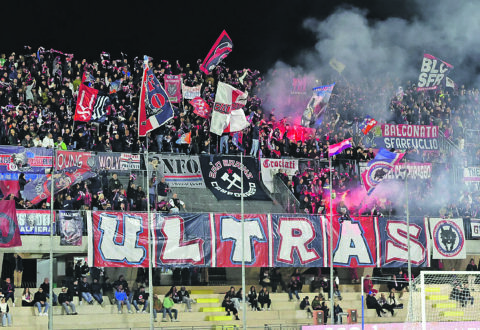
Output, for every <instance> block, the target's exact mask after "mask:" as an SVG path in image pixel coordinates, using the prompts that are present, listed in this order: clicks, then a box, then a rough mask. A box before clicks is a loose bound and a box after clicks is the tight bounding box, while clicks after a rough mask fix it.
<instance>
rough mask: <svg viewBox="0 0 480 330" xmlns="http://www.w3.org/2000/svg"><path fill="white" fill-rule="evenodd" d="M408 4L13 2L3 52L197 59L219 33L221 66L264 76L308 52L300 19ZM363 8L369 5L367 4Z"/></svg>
mask: <svg viewBox="0 0 480 330" xmlns="http://www.w3.org/2000/svg"><path fill="white" fill-rule="evenodd" d="M407 3H408V1H401V0H391V1H388V4H387V3H386V2H385V1H381V0H379V1H377V0H374V1H318V0H311V1H304V0H296V1H286V0H280V1H259V0H256V1H250V0H247V1H238V2H233V1H218V0H213V1H212V0H208V1H186V0H175V1H128V2H121V1H115V2H113V1H108V2H107V1H90V0H88V1H71V2H67V1H61V2H56V1H48V2H37V1H35V2H34V1H12V2H10V3H9V5H8V6H6V7H4V11H3V14H2V26H3V28H2V37H1V39H0V40H1V47H0V48H1V49H0V52H2V53H7V52H8V53H10V52H11V51H17V52H18V51H21V50H22V49H23V46H24V45H29V46H31V47H32V50H35V51H36V49H37V48H38V47H39V46H43V47H45V49H47V50H48V49H50V48H53V49H56V50H60V51H63V52H66V53H73V54H74V55H75V59H82V58H87V59H90V60H93V59H98V58H99V54H100V52H101V51H107V52H110V53H111V56H112V58H113V59H115V58H120V56H121V55H120V52H122V51H123V52H124V53H126V54H128V56H129V58H133V57H135V56H142V55H144V54H146V55H149V56H151V57H153V58H154V59H155V60H160V59H167V60H169V61H170V62H174V61H175V60H176V59H180V60H181V62H182V63H185V62H187V61H188V62H191V63H193V62H195V61H196V60H197V59H202V60H203V58H204V57H205V55H206V54H207V53H208V51H209V49H210V47H211V46H212V44H213V42H214V41H215V40H216V38H217V37H218V35H219V34H220V32H221V31H222V30H223V29H225V30H226V31H227V33H228V34H229V35H230V37H231V38H232V40H233V43H234V48H233V52H232V53H231V54H230V55H229V57H228V58H227V59H226V63H227V64H228V65H229V66H231V67H233V68H238V69H241V68H243V67H249V68H252V69H259V70H261V71H266V70H267V69H268V68H270V67H271V66H272V65H273V64H274V63H275V62H276V61H277V60H282V61H284V62H286V63H288V64H290V65H295V64H296V63H295V58H296V57H297V55H298V54H301V53H302V52H303V51H306V50H309V49H312V48H313V47H314V45H315V42H316V37H315V35H314V34H313V33H311V32H310V31H308V30H306V29H305V28H303V27H302V22H303V21H304V20H305V19H306V18H311V17H313V18H317V19H320V20H321V19H324V18H325V17H327V16H328V15H330V14H331V13H332V12H334V11H335V10H336V9H338V8H340V7H342V8H349V7H352V6H354V7H358V8H360V9H365V10H368V14H367V17H368V18H369V19H372V20H383V19H385V18H387V17H390V16H398V17H402V18H407V17H408V15H410V13H408V9H405V8H404V7H406V8H408V6H407V5H406V4H407ZM366 4H368V7H367V5H366Z"/></svg>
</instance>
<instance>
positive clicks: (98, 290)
mask: <svg viewBox="0 0 480 330" xmlns="http://www.w3.org/2000/svg"><path fill="white" fill-rule="evenodd" d="M90 290H91V293H92V296H93V298H94V299H95V300H96V301H97V302H98V303H99V304H100V305H102V304H103V297H102V285H101V284H100V283H99V282H98V279H96V278H94V279H93V283H92V285H91V287H90Z"/></svg>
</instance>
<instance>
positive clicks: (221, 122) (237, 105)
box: [210, 82, 250, 135]
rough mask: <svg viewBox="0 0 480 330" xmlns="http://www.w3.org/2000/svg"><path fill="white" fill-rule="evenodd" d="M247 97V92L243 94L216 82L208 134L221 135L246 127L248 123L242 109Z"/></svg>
mask: <svg viewBox="0 0 480 330" xmlns="http://www.w3.org/2000/svg"><path fill="white" fill-rule="evenodd" d="M247 97H248V93H247V92H245V93H244V92H242V91H241V90H239V89H236V88H235V87H232V86H230V85H228V84H225V83H222V82H218V86H217V94H216V95H215V105H214V106H213V113H212V122H211V125H210V132H212V133H214V134H217V135H222V134H223V133H230V132H238V131H241V130H243V129H244V128H246V127H248V126H249V125H250V123H249V122H248V121H247V119H246V118H245V112H243V109H242V107H243V106H244V105H245V104H246V103H247Z"/></svg>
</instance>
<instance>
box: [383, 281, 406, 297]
mask: <svg viewBox="0 0 480 330" xmlns="http://www.w3.org/2000/svg"><path fill="white" fill-rule="evenodd" d="M387 287H388V291H392V290H394V291H395V292H399V293H400V296H399V297H398V299H400V300H401V299H402V296H403V291H404V283H403V279H399V280H397V276H396V275H393V276H392V279H391V280H390V281H389V282H388V283H387Z"/></svg>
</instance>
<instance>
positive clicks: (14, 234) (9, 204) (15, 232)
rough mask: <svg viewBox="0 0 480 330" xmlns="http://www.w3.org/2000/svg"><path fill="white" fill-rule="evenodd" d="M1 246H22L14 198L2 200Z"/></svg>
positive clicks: (0, 209)
mask: <svg viewBox="0 0 480 330" xmlns="http://www.w3.org/2000/svg"><path fill="white" fill-rule="evenodd" d="M0 231H1V235H0V247H14V246H22V239H21V238H20V229H19V228H18V222H17V212H16V210H15V201H14V200H3V201H0Z"/></svg>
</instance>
